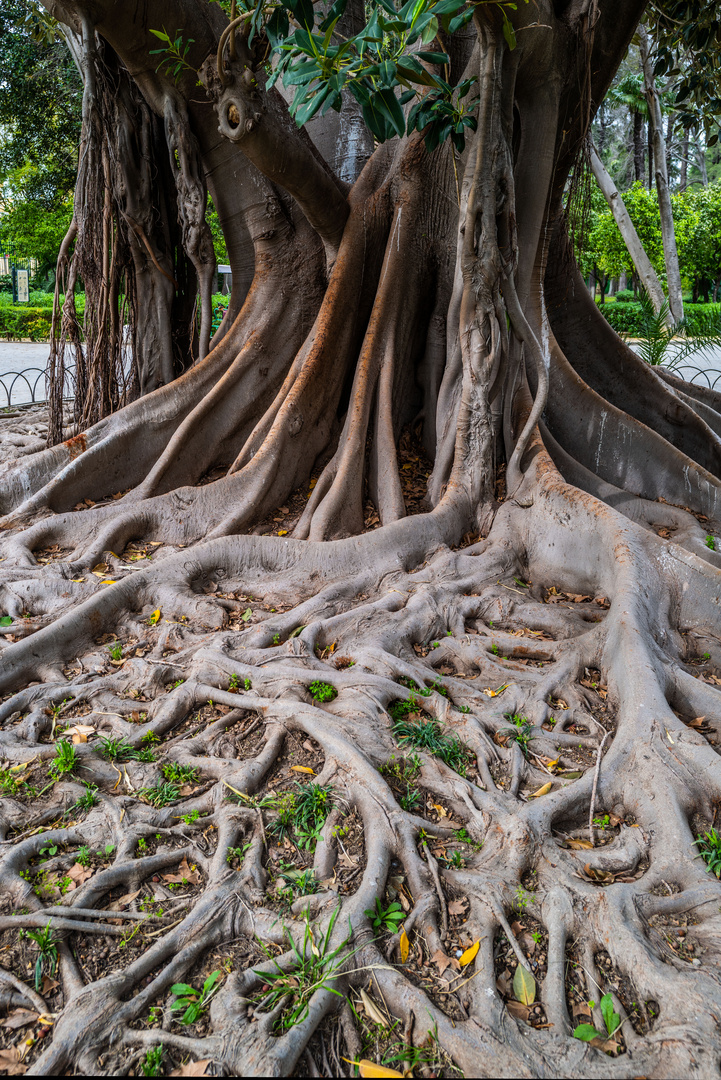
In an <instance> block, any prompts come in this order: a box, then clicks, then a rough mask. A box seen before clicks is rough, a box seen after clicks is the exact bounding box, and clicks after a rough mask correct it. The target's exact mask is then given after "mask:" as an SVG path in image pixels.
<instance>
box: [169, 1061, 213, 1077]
mask: <svg viewBox="0 0 721 1080" xmlns="http://www.w3.org/2000/svg"><path fill="white" fill-rule="evenodd" d="M210 1061H211V1059H210V1058H206V1059H205V1060H204V1061H188V1062H186V1063H185V1065H181V1066H180V1068H179V1069H174V1070H173V1072H171V1073H169V1074H168V1075H169V1076H205V1070H206V1069H207V1068H208V1066H209V1065H210Z"/></svg>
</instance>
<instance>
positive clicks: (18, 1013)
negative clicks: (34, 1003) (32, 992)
mask: <svg viewBox="0 0 721 1080" xmlns="http://www.w3.org/2000/svg"><path fill="white" fill-rule="evenodd" d="M37 1018H38V1013H36V1012H33V1010H32V1009H13V1011H12V1012H11V1013H10V1015H9V1016H6V1017H5V1019H4V1020H2V1021H0V1027H4V1028H10V1029H11V1030H12V1031H14V1030H15V1029H16V1028H21V1027H25V1025H26V1024H33V1023H34V1022H35V1021H36V1020H37Z"/></svg>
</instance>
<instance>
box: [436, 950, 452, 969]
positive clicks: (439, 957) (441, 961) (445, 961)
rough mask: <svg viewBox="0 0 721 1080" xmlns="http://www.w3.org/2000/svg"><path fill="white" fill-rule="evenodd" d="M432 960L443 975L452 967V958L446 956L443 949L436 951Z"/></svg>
mask: <svg viewBox="0 0 721 1080" xmlns="http://www.w3.org/2000/svg"><path fill="white" fill-rule="evenodd" d="M431 960H432V961H433V963H434V964H435V965H436V967H437V968H438V971H439V973H440V974H441V975H442V974H443V972H444V971H445V970H446V968H447V967H450V963H451V958H450V956H446V954H445V953H444V952H443V949H436V951H435V952H434V953H433V956H432V957H431Z"/></svg>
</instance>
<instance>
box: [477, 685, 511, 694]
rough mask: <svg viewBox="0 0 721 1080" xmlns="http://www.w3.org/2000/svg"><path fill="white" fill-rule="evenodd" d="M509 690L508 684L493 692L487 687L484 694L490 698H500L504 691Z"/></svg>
mask: <svg viewBox="0 0 721 1080" xmlns="http://www.w3.org/2000/svg"><path fill="white" fill-rule="evenodd" d="M507 689H508V683H504V684H503V686H499V687H498V689H497V690H491V688H490V686H487V687H485V688H484V690H483V693H484V694H487V695H488V697H498V695H499V694H502V693H503V691H504V690H507Z"/></svg>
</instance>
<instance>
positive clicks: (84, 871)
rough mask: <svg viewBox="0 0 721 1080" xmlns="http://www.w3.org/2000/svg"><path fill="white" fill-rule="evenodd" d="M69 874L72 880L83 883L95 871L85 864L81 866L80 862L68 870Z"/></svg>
mask: <svg viewBox="0 0 721 1080" xmlns="http://www.w3.org/2000/svg"><path fill="white" fill-rule="evenodd" d="M67 876H68V877H69V878H70V880H71V881H74V882H75V884H76V885H82V883H83V882H84V881H87V880H88V878H91V877H92V876H93V871H92V870H90V869H88V868H87V867H85V866H81V865H80V863H79V862H76V863H74V864H73V865H72V866H71V867H70V869H69V870H68V873H67Z"/></svg>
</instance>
